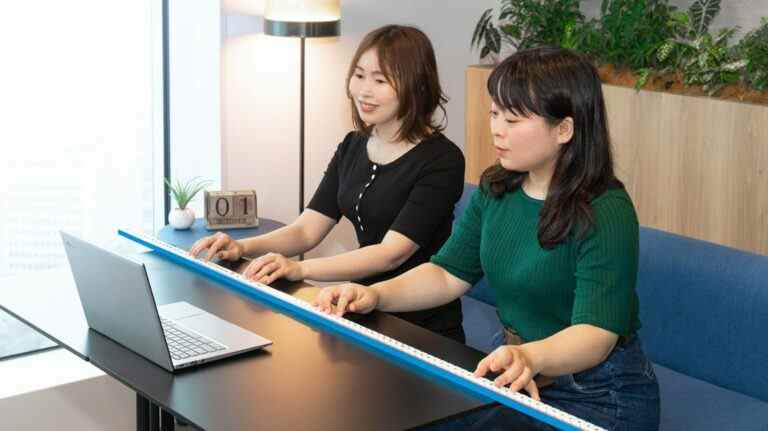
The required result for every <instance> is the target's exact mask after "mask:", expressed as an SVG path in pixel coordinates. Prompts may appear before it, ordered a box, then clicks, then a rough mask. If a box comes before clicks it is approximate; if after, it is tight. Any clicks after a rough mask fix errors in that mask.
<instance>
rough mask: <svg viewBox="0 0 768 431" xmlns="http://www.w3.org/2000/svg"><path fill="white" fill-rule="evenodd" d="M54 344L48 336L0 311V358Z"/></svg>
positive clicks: (46, 347) (47, 347)
mask: <svg viewBox="0 0 768 431" xmlns="http://www.w3.org/2000/svg"><path fill="white" fill-rule="evenodd" d="M54 346H56V344H55V343H53V342H52V341H50V340H49V339H48V338H46V337H44V336H42V335H40V334H38V333H37V332H36V331H35V330H33V329H32V328H30V327H28V326H27V325H25V324H23V323H21V322H19V321H18V320H16V319H14V318H13V317H11V316H9V315H8V314H6V313H5V312H4V311H0V360H2V359H8V358H10V357H13V356H19V355H23V354H26V353H31V352H35V351H38V350H43V349H49V348H51V347H54Z"/></svg>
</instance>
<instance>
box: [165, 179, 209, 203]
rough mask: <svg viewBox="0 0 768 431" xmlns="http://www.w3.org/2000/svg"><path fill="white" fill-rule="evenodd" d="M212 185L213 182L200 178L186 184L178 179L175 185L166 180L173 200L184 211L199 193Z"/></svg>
mask: <svg viewBox="0 0 768 431" xmlns="http://www.w3.org/2000/svg"><path fill="white" fill-rule="evenodd" d="M211 183H212V181H207V180H202V179H200V177H195V178H192V179H191V180H189V181H186V182H182V181H181V180H179V179H176V183H175V184H172V183H171V182H170V181H168V178H166V179H165V184H166V185H167V186H168V189H169V190H170V194H171V196H173V199H174V200H175V201H176V204H177V205H178V207H179V209H182V210H183V209H185V208H187V205H188V204H189V202H190V201H191V200H192V199H193V198H194V197H195V195H196V194H197V193H199V192H200V190H202V189H204V188H205V187H207V186H208V185H210V184H211Z"/></svg>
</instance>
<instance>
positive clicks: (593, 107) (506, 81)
mask: <svg viewBox="0 0 768 431" xmlns="http://www.w3.org/2000/svg"><path fill="white" fill-rule="evenodd" d="M488 93H489V94H490V95H491V98H492V99H493V101H494V103H496V105H498V106H499V107H501V108H503V109H505V110H507V111H510V112H512V113H514V114H515V115H520V116H525V117H531V116H533V115H537V116H540V117H543V118H544V120H545V121H546V123H547V124H548V125H550V126H552V127H554V126H556V125H558V124H559V123H560V122H561V121H562V120H564V119H565V118H566V117H571V118H572V119H573V137H572V138H571V141H570V142H568V143H567V144H565V145H561V146H560V153H559V154H558V156H557V161H556V162H555V170H554V173H553V175H552V180H551V181H550V185H549V190H548V192H547V198H546V200H545V201H544V206H543V208H542V209H541V213H540V217H539V230H538V240H539V244H540V245H541V247H542V248H544V249H552V248H554V247H555V246H556V245H558V244H560V243H562V242H564V241H566V240H567V239H568V237H569V235H575V236H576V237H583V236H584V235H585V234H586V233H587V231H588V230H589V228H590V227H591V226H592V225H593V224H594V220H593V213H592V207H591V204H590V203H591V201H592V200H593V199H594V198H596V197H597V196H599V195H601V194H602V193H603V192H605V191H606V190H608V189H609V188H616V187H620V188H623V187H624V186H623V184H622V183H621V182H620V181H619V180H618V179H617V178H616V176H615V174H614V170H613V157H612V154H611V140H610V136H609V134H608V118H607V116H606V112H605V101H604V99H603V91H602V87H601V82H600V78H599V77H598V74H597V70H596V69H595V66H594V65H593V64H592V62H591V61H589V60H588V59H587V58H586V57H584V56H583V55H581V54H578V53H576V52H574V51H571V50H568V49H564V48H558V47H546V46H545V47H539V48H533V49H528V50H524V51H518V52H516V53H515V54H513V55H511V56H510V57H508V58H507V59H505V60H504V61H503V62H501V63H500V64H499V65H498V66H496V68H495V69H494V70H493V72H492V73H491V76H490V77H489V78H488ZM526 176H527V172H517V171H509V170H506V169H504V167H502V166H501V164H499V163H496V164H495V165H493V166H491V167H489V168H488V169H486V170H485V172H483V174H482V176H481V177H480V184H481V186H482V189H483V190H484V191H485V192H487V193H489V194H490V195H492V196H493V197H497V198H498V197H501V196H503V195H504V194H505V193H508V192H512V191H514V190H516V189H517V188H518V187H521V186H522V184H523V181H524V180H525V178H526Z"/></svg>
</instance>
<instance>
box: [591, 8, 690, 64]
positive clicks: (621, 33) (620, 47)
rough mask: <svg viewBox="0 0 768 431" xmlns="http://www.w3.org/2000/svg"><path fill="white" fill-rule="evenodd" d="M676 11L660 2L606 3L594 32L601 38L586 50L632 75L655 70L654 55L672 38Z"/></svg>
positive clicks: (596, 39)
mask: <svg viewBox="0 0 768 431" xmlns="http://www.w3.org/2000/svg"><path fill="white" fill-rule="evenodd" d="M675 10H676V8H675V7H674V6H670V5H669V4H667V2H666V1H661V0H603V2H602V4H601V7H600V17H599V19H598V21H597V23H596V24H595V25H594V26H593V29H592V30H591V31H597V32H599V33H600V35H598V36H597V37H593V38H592V39H593V40H594V41H595V42H592V43H589V44H587V46H585V47H584V48H585V50H586V51H587V52H588V53H590V54H592V55H593V56H594V57H595V58H597V59H598V60H599V61H600V62H602V63H610V64H613V65H615V66H618V67H626V68H629V69H630V70H633V71H638V70H642V69H646V68H652V67H655V66H656V63H657V62H656V60H655V58H654V54H655V53H656V51H657V50H658V49H659V48H660V47H661V46H662V45H663V44H664V42H666V41H667V40H668V39H669V38H670V37H672V34H673V33H672V32H673V29H672V28H671V26H670V24H669V22H670V17H671V15H672V13H674V11H675ZM600 36H602V37H600Z"/></svg>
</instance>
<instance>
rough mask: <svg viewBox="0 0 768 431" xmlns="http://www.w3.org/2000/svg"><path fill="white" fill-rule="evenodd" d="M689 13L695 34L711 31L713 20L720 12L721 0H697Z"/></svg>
mask: <svg viewBox="0 0 768 431" xmlns="http://www.w3.org/2000/svg"><path fill="white" fill-rule="evenodd" d="M688 13H689V15H690V16H691V27H692V30H693V32H694V35H696V36H698V35H702V34H704V33H706V32H707V31H709V25H710V24H711V23H712V20H714V19H715V17H716V16H717V14H719V13H720V0H696V1H695V2H693V4H692V5H691V7H690V9H688Z"/></svg>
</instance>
